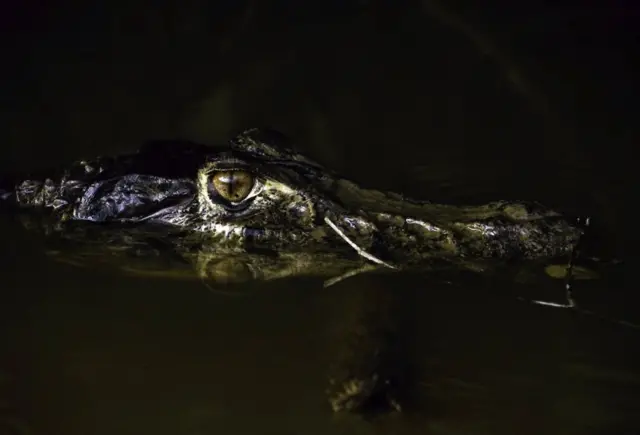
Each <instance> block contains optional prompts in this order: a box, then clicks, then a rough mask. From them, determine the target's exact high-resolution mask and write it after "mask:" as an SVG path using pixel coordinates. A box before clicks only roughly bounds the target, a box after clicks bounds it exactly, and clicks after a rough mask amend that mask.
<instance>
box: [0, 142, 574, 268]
mask: <svg viewBox="0 0 640 435" xmlns="http://www.w3.org/2000/svg"><path fill="white" fill-rule="evenodd" d="M0 187H1V188H0V198H1V199H2V202H3V204H4V206H8V207H6V208H9V209H11V210H14V211H17V212H18V214H19V215H20V216H21V218H22V219H23V222H24V223H25V224H26V225H27V226H29V227H30V228H32V229H36V230H41V231H44V232H45V233H46V234H47V235H48V236H49V240H50V241H53V242H54V247H53V248H52V251H51V252H53V253H60V252H63V250H65V249H66V251H65V252H67V251H68V249H69V247H70V246H73V249H74V250H75V251H74V252H76V254H77V256H82V257H85V258H86V257H87V256H94V257H104V255H105V253H109V256H113V255H114V254H115V253H118V254H119V255H123V256H125V257H126V258H128V259H129V260H127V261H130V259H131V258H148V257H150V256H156V255H159V253H161V252H167V251H168V252H171V253H174V254H177V255H176V257H178V258H181V259H184V260H186V262H185V263H186V264H190V265H195V270H196V271H197V275H198V276H200V277H202V278H212V279H217V278H220V277H222V279H223V280H226V279H232V280H234V279H236V278H240V279H243V280H244V279H247V278H248V279H272V278H277V277H282V276H289V275H300V274H317V275H323V276H336V275H341V274H344V273H349V271H350V270H358V269H359V268H362V267H365V268H366V267H368V266H367V265H369V266H376V265H377V266H379V267H388V268H400V269H402V268H410V267H421V268H422V267H436V266H437V267H440V266H454V267H463V268H467V269H472V270H478V271H483V270H487V269H489V268H491V267H493V265H496V264H502V265H504V264H513V262H516V261H519V260H529V261H531V260H541V261H543V262H544V261H547V260H552V259H554V258H557V257H563V256H569V255H570V253H571V252H572V250H573V249H574V247H575V246H576V244H577V242H578V240H579V239H580V237H581V235H582V229H581V228H579V227H578V226H575V225H573V224H571V223H570V222H568V221H567V220H566V219H564V218H563V217H562V216H561V215H560V214H559V213H557V212H554V211H552V210H548V209H546V208H544V207H542V206H541V205H539V204H537V203H532V202H518V201H515V202H514V201H497V202H493V203H489V204H485V205H476V206H454V205H442V204H433V203H429V202H426V201H414V200H410V199H407V198H404V197H402V196H400V195H397V194H393V193H383V192H379V191H375V190H367V189H363V188H360V187H358V186H357V185H356V184H354V183H352V182H350V181H348V180H345V179H343V178H341V177H339V176H338V175H337V174H335V173H333V172H331V171H329V170H327V169H325V168H323V167H322V166H320V165H319V164H317V163H315V162H313V161H311V160H309V159H308V158H306V157H304V156H302V155H301V154H298V153H297V152H295V151H294V150H293V149H292V147H291V146H289V144H288V143H287V140H286V139H285V138H284V136H282V135H281V134H280V133H277V132H275V131H272V130H266V129H250V130H247V131H245V132H243V133H241V134H239V135H238V136H236V137H235V138H234V139H232V140H231V141H230V142H229V144H227V145H226V146H221V147H209V146H204V145H200V144H196V143H192V142H184V141H157V142H151V143H148V144H146V145H145V146H143V147H142V148H141V149H140V150H139V151H138V152H137V153H135V154H131V155H125V156H120V157H114V158H108V157H105V158H97V159H94V160H90V161H86V160H82V161H78V162H76V163H74V164H72V165H70V166H68V167H65V168H61V169H59V170H52V171H43V172H42V173H39V174H33V175H30V176H20V177H11V178H10V179H8V181H6V182H5V183H4V185H3V186H0ZM128 264H131V263H130V262H129V263H128Z"/></svg>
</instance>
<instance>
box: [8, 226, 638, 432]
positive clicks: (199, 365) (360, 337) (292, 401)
mask: <svg viewBox="0 0 640 435" xmlns="http://www.w3.org/2000/svg"><path fill="white" fill-rule="evenodd" d="M3 237H4V240H5V241H6V242H9V241H12V242H13V243H16V245H15V246H16V252H15V256H14V257H13V259H12V260H11V259H9V260H8V263H5V264H6V265H7V266H8V268H7V269H5V270H4V275H5V277H7V279H8V282H9V283H10V286H9V287H4V290H3V293H4V298H5V300H6V301H7V303H6V304H4V305H3V313H2V314H3V316H2V318H3V332H4V336H3V338H4V339H5V340H6V341H5V342H6V343H7V344H8V345H7V346H5V347H4V355H3V359H2V361H3V362H4V363H5V364H3V370H4V371H5V372H4V373H6V375H3V376H4V377H5V378H9V377H10V379H11V383H12V384H13V385H14V386H13V387H12V388H13V389H12V391H16V392H17V394H15V395H13V396H12V398H17V400H16V401H15V403H16V404H17V406H13V405H12V406H11V407H10V408H11V410H12V411H11V414H10V417H11V418H13V417H14V416H15V418H14V419H24V420H25V421H27V422H28V423H29V425H30V427H31V428H32V430H33V433H47V434H66V435H73V434H87V433H91V434H105V435H106V434H113V433H121V434H127V433H150V432H152V433H157V434H187V435H196V434H213V433H221V432H222V433H226V434H246V433H258V434H262V433H264V434H283V433H285V434H297V433H301V434H302V433H304V434H307V433H310V434H314V433H317V434H326V433H380V431H382V432H385V433H386V432H392V433H407V434H410V433H425V432H426V433H434V434H451V433H505V434H507V433H514V432H515V431H517V432H518V433H524V434H528V433H530V434H539V433H547V432H549V431H552V432H554V433H576V434H582V433H587V434H591V433H593V434H597V433H607V428H612V427H614V426H620V425H621V427H637V423H638V420H637V415H640V414H639V412H640V409H639V406H638V403H640V401H639V400H638V398H639V397H640V394H639V391H640V388H639V387H640V372H639V371H638V370H637V366H635V365H634V363H633V362H634V360H633V359H632V358H631V356H630V355H629V354H628V352H629V348H630V347H631V346H632V345H633V344H637V343H638V336H637V333H635V332H630V331H626V330H623V329H621V328H620V327H618V326H615V325H612V324H610V323H606V322H600V321H597V320H594V319H592V318H587V317H584V316H579V315H574V314H571V313H569V312H567V311H562V310H552V309H547V308H543V307H537V306H532V305H528V304H524V303H519V302H517V301H516V300H515V298H514V297H513V296H514V294H516V293H520V292H525V293H526V292H543V291H553V289H551V290H550V289H549V288H548V285H549V281H546V282H545V283H540V282H538V283H529V284H527V285H525V284H519V286H520V287H519V288H518V287H514V286H515V285H514V284H513V282H510V281H507V280H500V279H499V278H492V279H485V278H482V277H473V278H472V277H457V278H456V277H452V276H448V279H444V278H443V277H439V278H436V277H434V276H432V275H425V274H395V273H394V274H384V275H379V274H371V275H360V276H356V277H353V278H350V279H348V280H345V281H342V282H340V283H338V284H336V285H334V286H332V287H330V288H323V286H322V280H320V279H314V278H293V279H284V280H280V281H274V282H271V283H264V282H263V283H260V284H258V283H253V284H250V285H245V286H244V287H243V290H244V292H242V293H239V294H238V295H237V296H236V297H228V296H222V295H219V294H214V293H211V292H209V291H207V289H206V288H204V287H203V286H202V285H201V284H200V283H199V282H198V281H187V280H180V279H174V280H170V279H151V278H133V277H121V276H114V275H113V274H105V273H102V274H101V273H98V272H96V271H93V270H84V269H79V268H77V267H74V266H71V265H68V266H64V265H61V264H59V263H52V262H51V261H50V260H49V259H47V258H46V257H44V256H43V255H42V254H41V253H39V252H37V251H36V250H35V248H36V246H34V245H33V244H31V245H30V244H29V243H28V241H25V240H22V239H20V238H18V237H17V236H16V235H15V234H14V235H12V237H11V238H9V237H8V235H6V234H5V235H4V236H3ZM34 272H37V273H34ZM40 276H46V282H47V284H46V285H43V281H42V280H41V278H40ZM552 282H553V284H554V285H556V284H557V286H558V291H561V285H560V284H559V283H558V282H557V281H552ZM607 284H611V283H606V282H604V283H599V284H597V286H598V289H599V290H600V291H602V289H604V288H609V291H616V290H615V288H614V289H613V290H612V288H613V287H607ZM614 284H615V283H614ZM594 285H595V284H594ZM542 287H547V288H542ZM620 290H621V289H618V291H620ZM600 294H601V295H602V293H600ZM602 297H604V296H602ZM372 337H374V338H376V339H377V341H375V342H374V341H372V340H371V338H372ZM367 340H369V341H367ZM372 343H375V344H377V346H372ZM380 345H381V346H380ZM385 346H386V348H384V347H385ZM379 350H383V352H382V353H377V351H379ZM379 355H383V356H384V357H385V358H384V359H378V360H377V359H376V357H377V356H379ZM365 356H368V357H365ZM372 363H375V364H374V366H375V367H376V368H377V369H378V370H381V371H380V373H384V374H385V375H388V377H389V379H390V380H392V384H393V385H394V386H395V385H398V386H402V389H401V390H400V391H402V392H403V394H404V393H410V394H409V395H408V396H402V397H398V400H399V401H400V403H410V404H411V406H409V407H407V409H406V411H407V412H406V413H403V414H401V415H396V414H393V413H392V414H387V415H386V416H384V417H379V418H377V419H374V420H366V419H364V418H361V417H355V416H352V415H344V414H343V415H335V414H333V413H332V412H331V409H330V405H329V403H328V401H327V396H326V390H327V388H328V386H329V385H330V384H329V378H331V377H334V378H335V377H336V376H342V375H344V373H349V371H348V370H354V367H357V369H356V371H359V372H360V373H364V372H366V371H367V370H370V369H371V366H367V365H368V364H369V365H370V364H372ZM345 366H346V367H347V368H348V370H347V371H346V372H345V371H344V370H343V369H344V368H345ZM406 387H408V388H406ZM4 392H5V390H3V394H4ZM396 393H397V391H393V394H396ZM393 397H394V398H395V397H396V396H393ZM8 409H9V408H8ZM16 433H20V432H16ZM609 433H610V432H609ZM621 433H622V432H621Z"/></svg>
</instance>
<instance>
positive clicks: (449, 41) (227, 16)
mask: <svg viewBox="0 0 640 435" xmlns="http://www.w3.org/2000/svg"><path fill="white" fill-rule="evenodd" d="M443 3H444V2H443ZM491 5H492V7H490V8H486V9H481V8H479V7H477V6H474V5H472V2H468V1H467V2H465V1H457V2H453V3H451V4H447V6H446V7H445V6H444V5H440V3H439V2H432V1H423V2H416V1H414V2H408V1H399V2H384V1H379V2H368V1H360V2H356V1H353V2H350V1H344V2H337V1H333V2H332V1H329V2H318V1H310V2H308V4H307V5H306V6H304V7H303V6H291V5H288V3H286V2H277V1H272V2H251V1H248V2H247V1H245V2H237V3H236V2H211V3H210V2H204V1H191V2H187V3H185V4H184V5H182V4H181V5H180V6H178V4H177V3H176V4H173V3H171V2H159V3H158V5H157V6H154V7H153V8H152V7H151V6H148V7H145V6H144V5H143V4H141V3H140V4H137V3H131V4H130V6H123V7H120V6H117V5H116V4H112V5H111V4H109V5H108V4H104V5H101V4H98V3H94V4H88V3H87V4H84V3H82V4H80V3H78V2H72V1H59V2H57V4H56V5H55V6H54V4H53V3H52V5H51V6H46V7H45V6H42V7H41V8H40V9H37V10H32V9H31V8H28V7H27V6H16V7H15V8H13V9H11V10H10V11H9V12H7V13H6V14H3V15H4V16H7V17H9V18H8V19H7V21H6V25H4V26H5V27H6V29H7V31H8V32H10V34H11V38H10V39H11V40H12V41H13V42H14V43H13V44H8V46H7V53H6V59H8V60H10V61H9V62H7V63H6V64H7V65H10V67H3V68H4V71H3V72H2V74H3V82H4V84H5V87H6V90H4V91H3V97H2V103H3V115H2V120H1V124H0V137H1V138H2V142H3V144H4V145H3V147H2V149H1V151H0V171H2V172H5V171H11V172H15V171H21V170H32V169H38V168H43V167H47V166H50V165H58V164H63V163H65V162H68V161H72V160H74V159H79V158H83V157H92V156H96V155H116V154H120V153H125V152H131V151H134V150H135V149H136V148H137V147H138V146H139V145H140V144H141V143H143V142H144V141H146V140H149V139H159V138H186V139H191V140H195V141H200V142H204V143H221V142H223V141H226V140H227V139H228V138H229V137H230V135H231V134H232V133H233V132H236V131H237V130H238V129H242V128H246V127H251V126H254V125H259V126H262V125H269V126H271V127H273V128H276V129H278V130H280V131H282V132H283V133H285V134H287V135H288V136H289V137H291V138H292V139H293V140H294V142H295V143H296V146H297V147H298V148H299V149H300V150H301V151H302V152H304V153H305V154H306V155H308V156H310V157H312V158H313V159H314V160H317V161H319V162H321V163H322V164H323V165H325V166H327V167H329V168H332V169H334V170H336V171H338V172H339V173H341V174H344V175H345V176H347V177H348V178H349V179H351V180H354V181H356V182H357V183H358V184H360V185H363V186H367V187H370V188H374V189H381V190H391V191H397V192H402V193H404V194H406V195H407V196H410V197H415V198H420V199H429V200H432V201H442V202H454V203H456V202H458V203H465V202H482V201H489V200H495V199H514V198H518V199H526V200H535V201H539V202H542V203H544V204H547V205H549V206H552V207H553V208H555V209H558V210H561V211H566V212H568V213H579V214H585V215H589V216H591V217H592V220H593V222H596V223H597V228H598V231H600V232H601V234H602V237H603V239H604V240H606V244H607V246H608V248H607V249H610V250H613V252H615V255H616V257H617V258H619V259H620V260H622V263H621V264H619V265H617V266H615V267H611V268H607V270H606V273H602V274H601V277H600V279H595V280H583V281H576V282H575V285H574V292H575V296H576V298H577V300H578V302H579V303H580V304H581V306H583V307H584V308H585V309H587V310H589V311H591V312H594V313H597V315H586V314H583V313H580V312H577V311H572V310H568V309H559V308H550V307H543V306H539V305H533V304H530V303H527V302H525V301H523V300H521V299H520V298H524V299H547V300H553V301H556V302H563V297H564V296H563V295H564V288H563V282H562V281H560V280H554V279H551V278H547V277H542V276H541V277H536V278H532V279H529V280H524V281H521V280H515V279H512V278H511V277H504V278H503V277H496V276H486V277H483V276H478V277H468V276H466V275H463V274H457V273H455V272H453V273H449V274H447V275H446V277H445V278H446V279H442V277H441V276H438V277H437V278H436V277H434V276H432V275H431V274H430V273H428V272H425V273H386V274H366V273H365V274H361V275H358V276H355V277H352V278H350V279H347V280H344V281H342V282H340V283H338V284H336V285H334V286H331V287H329V288H323V281H322V280H321V279H315V278H305V277H291V278H283V279H280V280H274V281H269V282H251V283H248V284H246V285H245V286H240V288H235V293H234V294H232V295H225V294H221V293H216V292H212V291H210V290H211V289H209V288H207V286H205V285H203V284H202V283H201V282H200V281H198V280H190V279H182V278H175V279H174V278H169V277H168V278H154V277H142V276H141V277H129V276H126V275H124V274H122V275H120V274H114V273H107V272H105V271H103V270H98V269H95V270H94V269H92V268H79V267H75V266H73V265H70V264H63V263H59V262H54V261H52V260H51V259H50V258H48V257H47V256H45V255H44V252H43V248H42V243H41V241H40V240H38V238H37V237H33V236H32V235H29V234H28V233H27V232H26V231H25V230H24V229H23V228H22V227H20V226H18V225H17V224H16V223H15V222H14V221H13V220H12V219H10V218H9V217H4V216H2V220H0V222H2V226H1V227H0V242H1V243H2V254H3V255H2V257H3V260H2V262H1V263H0V273H1V276H2V281H1V282H2V284H0V295H1V297H2V302H1V303H0V328H1V329H0V339H1V340H2V341H1V346H0V435H4V434H5V433H6V434H7V435H12V434H21V435H22V434H42V435H76V434H77V435H113V434H118V435H128V434H131V435H133V434H147V433H148V434H154V435H165V434H166V435H209V434H225V435H236V434H238V435H240V434H256V435H294V434H296V435H297V434H300V435H303V434H414V433H415V434H418V433H420V434H425V433H427V434H438V435H440V434H442V435H444V434H447V435H449V434H451V435H452V434H469V435H471V434H474V435H475V434H514V433H519V434H547V433H548V434H555V433H558V434H564V435H569V434H576V435H578V434H579V435H582V434H587V435H601V434H602V435H604V434H611V435H616V434H637V433H640V364H639V363H640V357H639V356H638V352H637V348H638V345H639V344H640V329H637V328H635V327H633V326H632V325H623V324H621V323H620V322H617V321H625V322H630V323H635V324H640V310H639V309H638V302H640V300H639V299H640V298H639V297H638V296H637V291H636V289H637V284H636V281H635V276H634V274H635V272H636V271H637V269H638V266H640V261H639V258H638V255H637V246H638V241H639V240H638V230H637V223H636V222H635V221H636V216H637V215H635V214H634V213H635V212H634V207H635V205H636V204H634V202H635V201H634V199H635V198H637V181H636V180H637V177H634V175H635V174H634V171H636V168H635V166H636V163H635V160H634V159H633V158H632V151H633V146H632V144H634V140H635V136H634V135H635V131H633V127H634V124H633V123H634V121H635V119H634V118H635V115H637V89H635V88H634V87H632V83H633V81H632V77H633V74H632V72H631V69H632V67H633V66H634V65H632V63H633V62H632V61H631V60H630V59H631V56H628V55H627V53H628V50H631V49H632V48H630V46H631V45H632V44H631V43H630V42H628V41H629V40H628V38H631V35H632V32H631V31H630V30H629V29H631V27H632V26H631V24H630V23H631V22H632V21H633V20H636V21H637V18H638V12H637V11H636V10H631V9H629V8H631V6H628V5H627V6H624V5H622V4H621V5H620V6H618V5H617V4H616V3H615V2H614V3H611V4H609V5H608V6H607V7H606V8H605V7H604V6H601V7H596V6H593V7H591V8H589V7H580V8H578V7H577V6H575V5H571V4H570V3H569V2H562V3H561V4H560V3H559V4H558V5H556V6H553V7H551V6H544V5H542V4H541V5H539V6H536V7H531V8H530V9H528V10H527V14H526V15H525V14H524V13H523V12H522V11H521V10H519V9H518V8H517V7H516V6H512V5H511V4H510V3H505V4H502V2H498V1H494V2H492V3H491ZM625 41H626V42H625ZM634 106H636V108H635V110H634ZM635 144H637V141H635ZM370 311H379V312H382V313H383V314H384V315H386V316H388V318H389V319H390V320H388V321H389V322H390V323H392V324H393V325H394V331H395V333H396V335H395V336H394V340H396V341H397V343H398V347H397V348H398V349H399V350H398V351H397V359H398V360H402V361H403V364H405V365H406V371H407V374H408V375H407V377H408V378H409V379H410V380H411V382H410V383H411V397H412V399H411V406H410V409H408V410H407V412H404V413H391V414H385V415H380V416H378V417H376V418H373V419H365V418H363V417H360V416H357V415H349V414H345V415H343V414H334V413H333V412H332V411H331V409H330V407H329V405H328V403H327V399H326V394H325V390H326V389H327V372H328V370H329V368H330V367H331V366H332V364H333V363H334V362H335V361H336V359H339V358H340V356H341V352H343V347H344V344H345V342H347V341H348V339H349V337H350V336H351V335H352V334H353V331H354V330H355V329H357V328H358V327H359V323H358V322H360V320H361V318H362V316H363V313H367V312H370ZM409 374H410V375H409Z"/></svg>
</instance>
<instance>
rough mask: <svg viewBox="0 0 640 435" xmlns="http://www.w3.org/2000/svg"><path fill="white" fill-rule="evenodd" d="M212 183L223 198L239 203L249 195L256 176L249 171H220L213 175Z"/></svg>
mask: <svg viewBox="0 0 640 435" xmlns="http://www.w3.org/2000/svg"><path fill="white" fill-rule="evenodd" d="M211 183H212V184H213V187H214V188H215V189H216V192H217V194H218V195H219V196H220V197H221V198H222V199H224V200H225V201H229V202H232V203H237V202H240V201H242V200H244V199H246V198H247V197H248V196H249V194H250V193H251V191H252V190H253V186H254V184H255V178H254V176H253V175H252V174H251V173H249V172H247V171H239V170H233V171H219V172H215V173H214V174H213V175H212V176H211Z"/></svg>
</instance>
